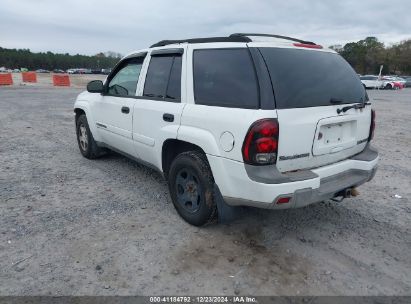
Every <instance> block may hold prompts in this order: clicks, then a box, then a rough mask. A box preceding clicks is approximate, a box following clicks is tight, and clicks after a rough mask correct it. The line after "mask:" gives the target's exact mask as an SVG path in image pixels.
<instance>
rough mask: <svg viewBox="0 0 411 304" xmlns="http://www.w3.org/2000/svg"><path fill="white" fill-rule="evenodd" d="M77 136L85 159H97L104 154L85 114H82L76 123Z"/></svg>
mask: <svg viewBox="0 0 411 304" xmlns="http://www.w3.org/2000/svg"><path fill="white" fill-rule="evenodd" d="M76 134H77V143H78V147H79V149H80V152H81V154H82V155H83V156H84V157H85V158H88V159H95V158H98V157H99V156H101V155H102V154H103V150H102V149H101V148H99V147H98V146H97V143H96V142H95V140H94V137H93V134H91V131H90V128H89V126H88V122H87V117H86V115H85V114H81V115H80V116H79V117H78V119H77V121H76Z"/></svg>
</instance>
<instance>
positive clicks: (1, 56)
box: [0, 47, 121, 70]
mask: <svg viewBox="0 0 411 304" xmlns="http://www.w3.org/2000/svg"><path fill="white" fill-rule="evenodd" d="M120 58H121V55H120V54H118V53H114V52H107V53H98V54H96V55H94V56H86V55H80V54H77V55H70V54H68V53H66V54H55V53H52V52H46V53H32V52H31V51H30V50H29V49H6V48H2V47H0V67H6V68H10V69H20V68H27V69H29V70H36V69H45V70H54V69H62V70H67V69H70V68H86V69H108V68H112V67H114V65H115V64H116V63H117V62H118V61H119V60H120Z"/></svg>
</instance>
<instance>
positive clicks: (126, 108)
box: [121, 107, 130, 114]
mask: <svg viewBox="0 0 411 304" xmlns="http://www.w3.org/2000/svg"><path fill="white" fill-rule="evenodd" d="M121 113H124V114H128V113H130V108H129V107H121Z"/></svg>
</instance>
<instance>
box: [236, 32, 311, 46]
mask: <svg viewBox="0 0 411 304" xmlns="http://www.w3.org/2000/svg"><path fill="white" fill-rule="evenodd" d="M247 36H260V37H273V38H279V39H285V40H290V41H294V42H299V43H304V44H310V45H316V43H314V42H312V41H305V40H301V39H297V38H293V37H287V36H281V35H271V34H255V33H234V34H231V35H230V36H229V37H247Z"/></svg>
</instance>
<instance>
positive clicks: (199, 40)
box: [150, 35, 251, 48]
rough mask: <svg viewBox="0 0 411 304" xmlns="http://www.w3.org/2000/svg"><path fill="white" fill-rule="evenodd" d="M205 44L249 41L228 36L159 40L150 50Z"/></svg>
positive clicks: (248, 39)
mask: <svg viewBox="0 0 411 304" xmlns="http://www.w3.org/2000/svg"><path fill="white" fill-rule="evenodd" d="M207 42H251V39H250V38H248V37H246V36H240V35H238V36H233V35H231V36H229V37H209V38H191V39H182V40H161V41H159V42H157V43H154V44H153V45H152V46H150V48H153V47H158V46H165V45H169V44H179V43H207Z"/></svg>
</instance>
